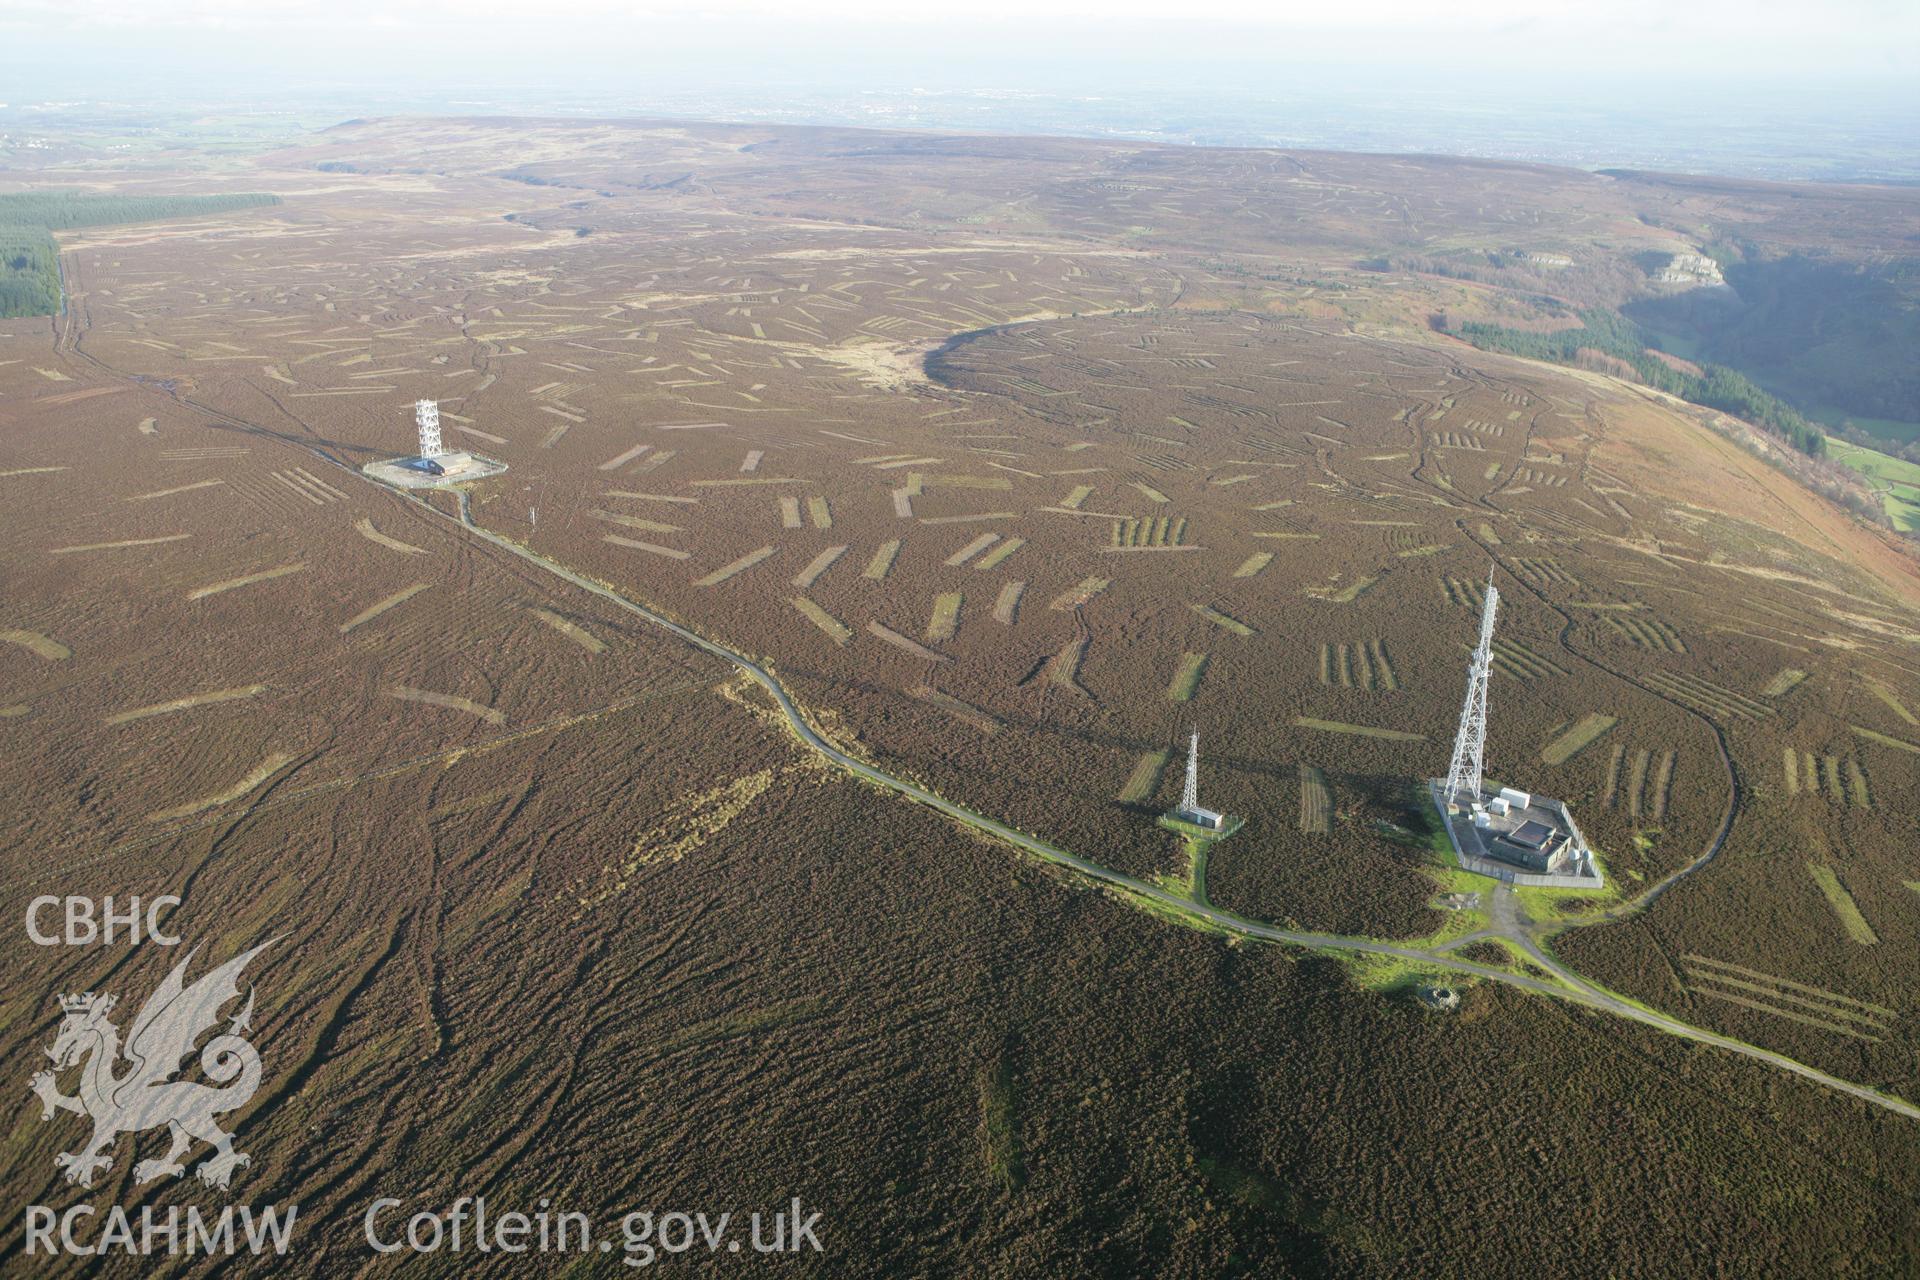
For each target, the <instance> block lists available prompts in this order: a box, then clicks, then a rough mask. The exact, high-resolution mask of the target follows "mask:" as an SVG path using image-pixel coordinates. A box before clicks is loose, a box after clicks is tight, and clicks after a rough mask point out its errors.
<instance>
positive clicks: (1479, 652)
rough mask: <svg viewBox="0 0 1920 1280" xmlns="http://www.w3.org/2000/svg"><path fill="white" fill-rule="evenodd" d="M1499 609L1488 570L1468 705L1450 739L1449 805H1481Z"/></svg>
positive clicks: (1469, 669)
mask: <svg viewBox="0 0 1920 1280" xmlns="http://www.w3.org/2000/svg"><path fill="white" fill-rule="evenodd" d="M1499 610H1500V588H1498V587H1496V586H1494V585H1493V571H1492V570H1491V569H1489V570H1488V571H1487V599H1486V604H1485V605H1484V606H1482V608H1481V610H1480V645H1479V647H1478V648H1476V649H1475V650H1474V651H1473V660H1472V661H1471V662H1470V663H1468V665H1467V704H1466V706H1464V707H1462V708H1461V709H1460V732H1459V733H1458V734H1456V735H1455V736H1454V739H1453V763H1452V764H1450V765H1448V766H1447V790H1446V800H1447V803H1448V804H1460V805H1474V804H1478V803H1479V802H1480V767H1481V764H1482V762H1483V760H1484V758H1485V756H1486V751H1487V680H1488V677H1489V676H1490V675H1492V663H1493V619H1494V615H1495V614H1497V613H1498V612H1499Z"/></svg>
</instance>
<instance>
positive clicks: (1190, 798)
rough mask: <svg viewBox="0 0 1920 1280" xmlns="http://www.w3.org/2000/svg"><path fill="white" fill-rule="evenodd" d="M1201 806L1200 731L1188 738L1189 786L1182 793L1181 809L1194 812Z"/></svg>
mask: <svg viewBox="0 0 1920 1280" xmlns="http://www.w3.org/2000/svg"><path fill="white" fill-rule="evenodd" d="M1199 808H1200V732H1199V730H1197V729H1196V730H1195V731H1194V734H1193V736H1192V737H1191V738H1188V739H1187V788H1186V790H1184V791H1182V792H1181V793H1180V811H1181V812H1182V813H1193V812H1195V811H1197V810H1198V809H1199Z"/></svg>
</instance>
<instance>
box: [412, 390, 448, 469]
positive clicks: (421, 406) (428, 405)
mask: <svg viewBox="0 0 1920 1280" xmlns="http://www.w3.org/2000/svg"><path fill="white" fill-rule="evenodd" d="M413 422H414V425H415V426H417V427H419V428H420V456H421V457H423V458H437V457H439V456H440V455H441V454H443V453H445V452H446V450H445V449H444V448H442V447H441V444H440V402H439V401H437V400H416V401H414V402H413Z"/></svg>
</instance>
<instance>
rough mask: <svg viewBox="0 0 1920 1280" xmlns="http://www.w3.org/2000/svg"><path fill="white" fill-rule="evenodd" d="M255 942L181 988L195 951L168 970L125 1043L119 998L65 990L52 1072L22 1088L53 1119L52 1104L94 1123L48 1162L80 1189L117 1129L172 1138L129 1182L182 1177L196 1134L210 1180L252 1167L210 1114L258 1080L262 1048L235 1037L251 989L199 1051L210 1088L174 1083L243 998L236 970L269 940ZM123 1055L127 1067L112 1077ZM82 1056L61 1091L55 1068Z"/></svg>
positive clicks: (236, 1103)
mask: <svg viewBox="0 0 1920 1280" xmlns="http://www.w3.org/2000/svg"><path fill="white" fill-rule="evenodd" d="M272 945H273V943H272V942H265V943H262V944H261V945H260V946H257V947H255V948H254V949H253V950H251V951H249V952H247V953H246V954H244V955H241V956H237V957H235V958H234V959H232V960H229V961H227V963H225V964H223V965H221V966H220V967H219V968H217V969H215V970H213V971H212V972H211V973H208V974H206V975H204V976H203V977H201V978H200V979H199V980H198V981H196V982H195V983H194V984H193V985H192V986H188V985H186V973H187V966H188V965H189V964H191V963H192V962H193V957H194V956H195V955H196V954H197V953H198V951H199V948H198V947H196V948H194V950H193V951H190V952H188V953H187V956H186V959H184V960H182V961H181V962H180V963H179V964H177V965H175V966H174V967H173V972H172V973H169V974H168V975H167V977H166V981H164V982H162V983H161V984H160V988H159V990H157V991H155V992H154V993H153V995H152V996H151V997H150V998H149V999H148V1000H147V1003H146V1004H145V1005H144V1006H142V1008H141V1010H140V1014H139V1016H138V1017H136V1018H135V1019H134V1020H133V1026H132V1027H131V1028H129V1030H128V1032H127V1040H126V1046H125V1048H124V1050H123V1049H122V1047H121V1043H120V1029H119V1028H118V1027H116V1026H115V1025H114V1023H113V1020H112V1018H111V1016H110V1015H111V1014H112V1013H113V1008H114V1005H115V1003H116V1001H115V998H114V997H113V996H110V995H99V996H96V995H94V994H93V993H92V992H87V993H85V994H83V995H63V996H61V997H60V1009H61V1012H62V1013H63V1014H64V1015H65V1017H64V1018H63V1019H62V1021H61V1023H60V1031H59V1034H58V1035H56V1036H55V1037H54V1041H53V1045H52V1046H51V1047H50V1048H49V1049H47V1051H46V1053H47V1056H48V1057H49V1058H51V1059H53V1064H54V1070H53V1071H41V1072H38V1073H37V1074H35V1076H34V1077H33V1080H32V1082H31V1084H30V1086H29V1087H31V1088H32V1090H33V1092H35V1093H36V1094H38V1095H40V1103H41V1111H40V1119H41V1120H43V1121H46V1120H51V1119H53V1113H54V1112H55V1111H71V1112H73V1113H74V1114H76V1115H81V1116H86V1117H88V1118H89V1119H91V1120H92V1121H93V1139H92V1140H91V1141H90V1142H88V1143H87V1144H86V1145H85V1146H83V1147H81V1148H80V1149H79V1150H77V1151H63V1152H61V1153H60V1154H59V1155H57V1156H55V1157H54V1158H53V1162H54V1163H55V1164H56V1165H59V1166H60V1167H61V1168H64V1169H65V1170H66V1171H67V1181H68V1182H77V1183H79V1184H80V1185H81V1186H83V1187H90V1186H92V1185H93V1175H94V1174H95V1173H96V1172H97V1171H99V1170H102V1169H107V1168H111V1167H112V1165H113V1156H112V1154H111V1153H112V1150H113V1147H114V1144H115V1142H117V1141H118V1139H119V1137H120V1135H121V1134H123V1133H139V1132H140V1131H142V1130H145V1129H157V1128H159V1127H160V1126H161V1125H165V1126H166V1127H167V1129H168V1130H169V1132H170V1133H171V1134H172V1136H173V1145H172V1147H171V1148H169V1149H168V1151H167V1154H166V1155H165V1156H164V1157H162V1158H161V1159H159V1160H142V1161H140V1162H139V1163H138V1164H136V1165H135V1166H134V1167H133V1176H134V1180H135V1181H136V1182H143V1183H145V1182H153V1181H155V1180H156V1179H159V1178H165V1177H175V1178H177V1177H179V1176H181V1175H182V1174H184V1173H185V1172H186V1166H185V1165H183V1164H182V1163H181V1157H182V1156H184V1155H186V1154H187V1152H188V1150H189V1149H191V1148H192V1146H193V1144H194V1142H195V1141H196V1140H198V1141H200V1142H204V1143H206V1144H207V1145H209V1146H211V1147H212V1148H213V1150H214V1154H213V1155H211V1156H210V1157H208V1158H207V1159H206V1160H204V1161H203V1162H201V1164H200V1166H199V1168H198V1169H197V1170H196V1172H197V1173H198V1174H199V1176H200V1181H201V1182H203V1183H205V1184H206V1185H208V1186H210V1187H225V1186H227V1185H228V1184H229V1183H230V1182H231V1181H232V1180H233V1172H234V1170H236V1169H240V1168H244V1167H245V1166H247V1165H249V1164H251V1163H252V1162H253V1161H252V1157H251V1156H248V1155H246V1154H245V1153H244V1152H239V1151H235V1150H234V1149H233V1137H232V1135H231V1134H228V1133H226V1132H225V1131H223V1130H222V1129H221V1128H220V1126H219V1125H217V1124H215V1123H214V1117H215V1116H218V1115H224V1114H226V1113H227V1112H230V1111H236V1110H238V1109H239V1108H241V1107H243V1106H245V1105H246V1104H247V1102H248V1100H249V1099H251V1098H252V1097H253V1095H254V1093H255V1091H256V1090H258V1089H259V1087H260V1054H259V1052H258V1051H256V1050H255V1049H254V1047H253V1045H252V1044H250V1043H248V1041H247V1040H246V1038H245V1037H244V1036H243V1035H242V1034H241V1033H242V1032H245V1031H248V1030H250V1029H251V1028H250V1027H249V1025H248V1021H249V1019H250V1018H251V1017H252V1015H253V989H252V988H251V987H249V988H248V990H247V1003H246V1006H245V1007H244V1008H242V1009H241V1010H240V1012H239V1013H237V1014H235V1015H234V1016H233V1017H232V1018H231V1019H230V1020H229V1021H228V1023H227V1030H226V1033H225V1034H224V1035H216V1036H215V1037H214V1038H213V1039H211V1040H209V1041H207V1043H206V1045H205V1046H204V1047H203V1048H201V1050H200V1070H201V1071H202V1072H204V1073H205V1075H206V1077H207V1078H208V1079H209V1080H212V1081H213V1082H214V1085H220V1086H224V1087H221V1088H215V1087H214V1086H213V1085H205V1084H200V1083H198V1082H195V1081H190V1080H176V1079H175V1078H174V1077H175V1076H177V1075H179V1073H180V1071H181V1069H182V1065H183V1061H184V1059H186V1058H187V1057H188V1056H189V1055H190V1054H192V1053H193V1050H194V1045H195V1044H196V1043H197V1042H198V1041H199V1039H200V1037H201V1036H203V1035H205V1034H206V1032H207V1031H208V1030H210V1029H211V1028H212V1027H213V1026H214V1025H215V1024H216V1023H217V1022H218V1021H219V1020H220V1010H221V1009H222V1008H224V1007H225V1006H226V1005H227V1003H228V1002H229V1001H231V1000H234V999H237V998H238V997H239V995H240V988H239V985H238V983H239V978H240V971H241V970H242V969H244V968H246V966H247V962H248V961H249V960H251V959H253V958H254V957H255V956H257V955H259V954H260V953H261V952H262V951H265V950H266V949H267V948H268V947H270V946H272ZM123 1057H124V1059H125V1062H126V1064H127V1066H126V1070H125V1071H123V1072H121V1073H120V1074H118V1075H116V1074H115V1069H116V1068H117V1067H118V1066H119V1065H120V1064H121V1061H122V1058H123ZM82 1059H84V1060H85V1061H86V1066H85V1068H84V1069H83V1070H82V1072H81V1076H80V1092H79V1094H78V1095H77V1096H75V1097H71V1098H70V1097H68V1096H66V1095H65V1094H63V1093H61V1092H60V1086H59V1084H58V1083H57V1082H56V1079H55V1073H56V1072H60V1071H65V1070H67V1069H68V1068H69V1067H72V1066H74V1065H75V1064H77V1063H79V1062H80V1061H81V1060H82Z"/></svg>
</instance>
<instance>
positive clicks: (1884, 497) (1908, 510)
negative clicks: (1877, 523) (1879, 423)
mask: <svg viewBox="0 0 1920 1280" xmlns="http://www.w3.org/2000/svg"><path fill="white" fill-rule="evenodd" d="M1827 451H1828V453H1829V454H1830V455H1831V456H1832V457H1833V458H1834V460H1835V461H1837V462H1843V463H1845V464H1846V465H1847V466H1849V467H1852V468H1853V469H1854V470H1855V471H1858V472H1859V473H1860V474H1861V475H1863V476H1865V477H1867V481H1868V483H1869V484H1871V485H1872V486H1873V490H1874V492H1875V493H1878V494H1879V495H1880V502H1881V505H1882V506H1884V507H1885V508H1886V512H1887V518H1888V519H1890V520H1892V521H1893V527H1894V528H1896V529H1899V530H1901V531H1902V532H1906V533H1913V532H1917V531H1920V465H1916V464H1914V463H1911V462H1907V461H1904V460H1902V459H1900V458H1892V457H1888V456H1887V455H1886V454H1884V453H1877V452H1875V451H1874V450H1872V449H1863V448H1861V447H1860V446H1859V445H1857V444H1848V443H1847V442H1846V441H1844V440H1836V439H1834V438H1833V437H1832V436H1828V437H1827Z"/></svg>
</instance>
